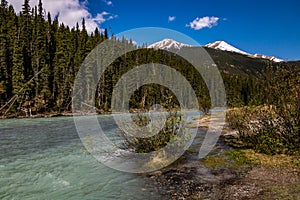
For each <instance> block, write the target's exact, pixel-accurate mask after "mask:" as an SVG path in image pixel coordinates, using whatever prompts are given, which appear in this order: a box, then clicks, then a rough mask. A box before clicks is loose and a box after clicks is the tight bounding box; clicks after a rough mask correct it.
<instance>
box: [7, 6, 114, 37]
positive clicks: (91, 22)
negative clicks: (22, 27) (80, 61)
mask: <svg viewBox="0 0 300 200" xmlns="http://www.w3.org/2000/svg"><path fill="white" fill-rule="evenodd" d="M8 2H9V4H12V5H13V6H14V8H15V10H16V12H19V11H21V10H22V4H23V1H22V0H8ZM42 2H43V7H44V8H45V9H46V10H47V12H50V13H51V15H52V19H53V18H54V17H55V16H58V19H59V21H60V22H61V23H64V24H66V25H68V26H70V27H73V26H75V25H76V23H77V22H78V23H79V24H80V25H81V22H82V19H83V18H85V21H86V29H87V31H88V32H92V31H94V30H95V28H96V27H99V26H100V25H101V24H102V23H104V22H105V21H107V20H111V19H114V18H116V17H117V16H113V15H111V14H110V13H108V12H105V11H103V12H102V13H98V14H97V15H96V17H93V15H92V14H91V13H90V12H89V10H88V8H87V7H86V5H87V4H88V0H85V1H83V2H80V1H79V0H43V1H42ZM107 3H108V2H107ZM111 3H112V2H111ZM37 4H38V0H31V1H30V6H31V7H33V6H35V5H37Z"/></svg>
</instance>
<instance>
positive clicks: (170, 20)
mask: <svg viewBox="0 0 300 200" xmlns="http://www.w3.org/2000/svg"><path fill="white" fill-rule="evenodd" d="M175 19H176V17H175V16H169V19H168V21H169V22H172V21H174V20H175Z"/></svg>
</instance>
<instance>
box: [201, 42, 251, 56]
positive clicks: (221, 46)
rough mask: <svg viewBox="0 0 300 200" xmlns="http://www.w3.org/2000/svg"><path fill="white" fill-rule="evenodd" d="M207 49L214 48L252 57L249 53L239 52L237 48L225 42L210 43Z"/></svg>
mask: <svg viewBox="0 0 300 200" xmlns="http://www.w3.org/2000/svg"><path fill="white" fill-rule="evenodd" d="M205 47H208V48H212V49H218V50H222V51H230V52H235V53H239V54H244V55H250V54H249V53H246V52H244V51H242V50H239V49H237V48H236V47H234V46H232V45H230V44H228V43H227V42H225V41H216V42H214V43H209V44H207V45H205Z"/></svg>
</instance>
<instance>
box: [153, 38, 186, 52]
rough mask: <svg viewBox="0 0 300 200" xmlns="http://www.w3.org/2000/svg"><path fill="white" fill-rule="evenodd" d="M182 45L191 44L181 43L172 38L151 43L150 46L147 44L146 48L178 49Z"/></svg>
mask: <svg viewBox="0 0 300 200" xmlns="http://www.w3.org/2000/svg"><path fill="white" fill-rule="evenodd" d="M183 47H191V45H188V44H183V43H180V42H177V41H175V40H172V39H164V40H162V41H160V42H156V43H154V44H151V45H150V46H148V48H152V49H164V50H170V49H176V50H179V49H181V48H183Z"/></svg>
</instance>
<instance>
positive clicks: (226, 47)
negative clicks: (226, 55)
mask: <svg viewBox="0 0 300 200" xmlns="http://www.w3.org/2000/svg"><path fill="white" fill-rule="evenodd" d="M205 47H208V48H212V49H218V50H222V51H230V52H235V53H239V54H243V55H247V56H249V57H253V58H263V59H268V60H271V61H273V62H283V60H281V59H279V58H276V57H274V56H266V55H261V54H253V55H252V54H249V53H247V52H245V51H242V50H240V49H238V48H236V47H234V46H232V45H230V44H228V43H226V42H224V41H216V42H214V43H209V44H207V45H205Z"/></svg>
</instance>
